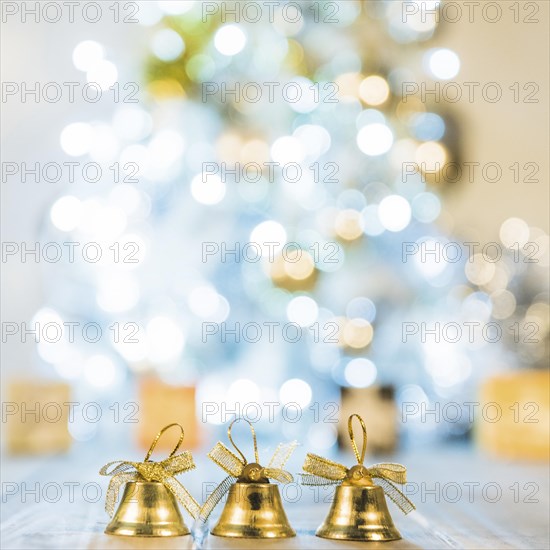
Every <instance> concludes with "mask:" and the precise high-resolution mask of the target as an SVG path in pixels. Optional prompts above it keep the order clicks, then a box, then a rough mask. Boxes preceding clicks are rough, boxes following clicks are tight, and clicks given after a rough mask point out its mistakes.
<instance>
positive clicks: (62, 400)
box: [2, 380, 72, 454]
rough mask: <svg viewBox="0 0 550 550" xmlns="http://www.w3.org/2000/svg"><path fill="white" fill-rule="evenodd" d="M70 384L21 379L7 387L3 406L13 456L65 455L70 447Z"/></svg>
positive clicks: (7, 437) (7, 441)
mask: <svg viewBox="0 0 550 550" xmlns="http://www.w3.org/2000/svg"><path fill="white" fill-rule="evenodd" d="M70 404H71V389H70V387H69V385H68V384H64V383H52V382H49V381H38V382H36V381H31V380H18V381H12V382H10V383H9V384H8V385H7V391H6V400H5V401H3V403H2V423H3V424H4V425H5V430H6V449H7V451H8V452H9V453H13V454H46V453H55V452H64V451H67V450H68V449H69V447H70V446H71V441H72V438H71V436H70V434H69V429H68V421H69V412H70Z"/></svg>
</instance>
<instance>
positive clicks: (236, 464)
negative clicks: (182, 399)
mask: <svg viewBox="0 0 550 550" xmlns="http://www.w3.org/2000/svg"><path fill="white" fill-rule="evenodd" d="M240 420H244V421H245V422H247V423H248V425H249V426H250V431H251V432H252V441H253V444H254V462H248V461H247V459H246V457H245V456H244V454H243V453H242V452H241V450H240V449H239V448H238V447H237V445H235V442H234V441H233V438H232V437H231V429H232V428H233V424H235V422H239V421H240ZM227 437H228V438H229V441H230V442H231V444H232V445H233V448H234V449H235V450H236V451H237V453H238V455H239V456H237V455H236V454H235V453H234V452H233V451H231V450H230V449H228V448H227V447H226V446H225V445H224V444H223V443H221V442H219V441H218V443H216V445H215V446H214V448H213V449H212V450H211V451H210V452H209V453H208V458H210V459H211V460H213V461H214V462H215V463H216V464H217V465H218V466H219V467H220V468H221V469H222V470H224V471H225V472H226V473H227V474H228V476H227V477H226V478H225V479H224V480H223V481H222V482H221V483H220V484H219V485H218V486H217V487H216V488H215V489H214V491H212V493H211V494H210V496H209V497H208V498H207V499H206V502H205V503H204V504H203V506H202V508H201V509H200V512H199V521H202V522H205V521H206V520H207V519H208V517H209V516H210V514H211V513H212V511H213V510H214V508H215V507H216V505H217V504H218V502H219V501H220V500H221V499H222V497H223V496H224V495H225V494H226V493H227V491H229V488H230V487H231V485H233V483H235V482H240V483H268V482H269V479H274V480H276V481H278V482H280V483H291V482H292V481H293V479H294V478H293V477H292V474H290V473H289V472H287V471H286V470H283V467H284V465H285V464H286V462H287V461H288V459H289V458H290V455H291V454H292V452H293V451H294V449H295V448H296V447H297V445H298V442H297V441H292V442H290V443H285V444H283V443H281V444H279V446H278V447H277V448H276V449H275V452H274V453H273V456H272V457H271V460H270V461H269V464H268V465H267V467H265V468H264V467H263V466H261V465H260V458H259V455H258V443H257V441H256V432H255V431H254V426H252V424H251V422H250V421H249V420H247V419H246V418H240V417H239V418H235V420H233V421H232V422H231V424H229V427H228V428H227Z"/></svg>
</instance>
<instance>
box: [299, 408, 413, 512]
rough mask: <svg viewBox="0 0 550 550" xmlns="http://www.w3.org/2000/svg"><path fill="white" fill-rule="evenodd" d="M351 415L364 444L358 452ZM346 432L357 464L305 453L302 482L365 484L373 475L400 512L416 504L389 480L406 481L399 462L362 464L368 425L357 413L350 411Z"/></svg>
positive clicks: (403, 470)
mask: <svg viewBox="0 0 550 550" xmlns="http://www.w3.org/2000/svg"><path fill="white" fill-rule="evenodd" d="M353 418H357V419H358V420H359V422H360V424H361V429H362V430H363V445H362V448H361V453H359V450H358V448H357V443H356V442H355V437H354V435H353V426H352V421H353ZM348 433H349V437H350V440H351V446H352V447H353V452H354V453H355V457H356V458H357V464H356V465H355V466H352V467H351V468H346V467H345V466H344V465H343V464H339V463H338V462H333V461H332V460H328V459H327V458H323V457H321V456H317V455H315V454H311V453H308V454H307V455H306V460H305V462H304V465H303V469H304V471H306V472H308V473H307V474H301V476H302V483H303V484H304V485H339V484H340V483H342V482H345V481H349V482H351V483H357V482H359V484H360V482H361V481H363V482H364V483H365V484H371V483H369V482H372V479H371V478H376V480H377V483H378V485H380V487H382V489H383V490H384V493H386V495H387V496H388V497H390V498H391V499H392V500H393V502H395V504H397V506H398V507H399V508H400V509H401V511H402V512H404V513H405V514H408V513H409V512H412V510H414V509H415V508H416V507H415V505H414V504H413V503H412V502H411V501H410V500H409V499H408V498H407V497H406V496H405V495H404V494H403V493H402V491H401V490H400V489H398V488H397V487H396V486H395V485H394V484H393V483H392V482H394V483H399V484H400V485H402V484H403V483H406V482H407V469H406V468H405V466H403V465H401V464H395V463H393V462H385V463H381V464H373V465H372V466H370V467H368V468H367V467H365V466H364V465H363V462H364V461H365V451H366V450H367V428H366V426H365V422H364V421H363V419H362V418H361V417H360V416H359V415H358V414H352V415H351V416H350V417H349V419H348Z"/></svg>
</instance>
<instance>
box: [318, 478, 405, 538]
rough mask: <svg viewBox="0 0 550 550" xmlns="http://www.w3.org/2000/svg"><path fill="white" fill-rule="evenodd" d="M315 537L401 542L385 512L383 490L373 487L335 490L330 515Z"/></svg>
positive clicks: (397, 532)
mask: <svg viewBox="0 0 550 550" xmlns="http://www.w3.org/2000/svg"><path fill="white" fill-rule="evenodd" d="M315 534H316V535H317V536H318V537H323V538H327V539H340V540H364V541H389V540H398V539H400V538H401V535H400V534H399V531H398V530H397V529H396V528H395V525H394V524H393V521H392V518H391V515H390V512H389V510H388V506H387V504H386V499H385V497H384V490H383V489H382V487H379V486H378V485H373V484H371V485H370V486H369V485H344V484H342V485H340V486H339V487H336V490H335V493H334V500H333V502H332V506H331V508H330V511H329V513H328V515H327V517H326V519H325V521H324V522H323V524H322V525H321V526H320V527H319V529H317V532H316V533H315Z"/></svg>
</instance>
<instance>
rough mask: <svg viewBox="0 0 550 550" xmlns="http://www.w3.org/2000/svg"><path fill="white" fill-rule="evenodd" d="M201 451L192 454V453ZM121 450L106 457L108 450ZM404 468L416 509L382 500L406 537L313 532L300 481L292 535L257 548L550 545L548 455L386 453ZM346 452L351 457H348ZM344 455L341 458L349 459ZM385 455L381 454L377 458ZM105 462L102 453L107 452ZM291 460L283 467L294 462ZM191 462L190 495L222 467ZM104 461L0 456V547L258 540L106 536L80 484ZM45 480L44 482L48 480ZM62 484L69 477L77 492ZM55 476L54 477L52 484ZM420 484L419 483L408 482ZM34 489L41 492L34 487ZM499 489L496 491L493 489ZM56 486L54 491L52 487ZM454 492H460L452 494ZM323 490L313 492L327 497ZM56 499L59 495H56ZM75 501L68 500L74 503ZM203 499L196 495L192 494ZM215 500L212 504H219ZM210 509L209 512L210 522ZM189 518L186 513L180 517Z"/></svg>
mask: <svg viewBox="0 0 550 550" xmlns="http://www.w3.org/2000/svg"><path fill="white" fill-rule="evenodd" d="M197 456H199V453H197ZM117 457H119V455H118V454H113V455H111V456H110V458H112V459H115V458H117ZM387 458H388V459H389V460H391V461H395V462H401V463H403V464H405V465H406V466H407V468H408V474H409V481H410V482H411V483H412V484H413V485H409V490H411V491H412V490H417V493H416V494H414V495H413V494H411V495H410V498H411V499H412V500H413V501H414V502H415V504H416V505H417V511H415V512H413V513H411V514H409V515H407V516H404V515H403V514H402V513H401V512H400V511H399V510H398V509H396V507H395V506H393V504H392V503H390V504H389V507H390V511H391V513H392V516H393V519H394V522H395V524H396V526H397V527H398V529H399V530H400V532H401V534H402V535H403V540H400V541H395V542H389V543H355V542H339V541H331V540H327V539H321V538H318V537H315V536H314V532H315V529H316V528H317V526H318V525H319V524H320V523H321V521H322V520H323V518H324V516H325V514H326V513H327V511H328V507H329V504H327V503H325V502H315V500H316V499H315V498H314V493H313V491H312V490H311V489H309V488H303V490H302V495H301V498H299V499H298V501H297V502H289V501H290V500H293V499H294V495H295V494H296V493H295V492H294V493H293V494H292V496H290V492H289V494H288V498H287V499H286V502H285V510H286V512H287V516H288V517H289V519H290V522H291V524H292V526H293V527H294V528H295V530H296V531H297V533H298V535H297V537H296V538H292V539H281V540H263V541H261V546H262V548H265V549H266V550H271V549H291V548H294V549H321V550H323V549H337V548H338V549H340V548H349V549H353V548H366V547H368V548H372V549H375V548H384V549H386V550H387V549H389V548H398V549H399V548H403V549H404V548H426V549H444V548H471V549H483V548H487V549H501V548H530V549H531V548H532V549H536V550H539V549H545V548H550V535H549V517H550V498H549V468H548V465H547V464H546V465H545V464H538V465H536V464H528V463H522V464H520V463H509V462H506V461H503V460H496V459H491V458H488V457H486V456H481V455H478V454H476V452H474V451H472V450H471V449H468V448H466V447H442V448H437V449H431V450H429V451H427V450H421V451H420V450H419V451H409V452H407V453H403V454H402V455H400V456H395V457H387ZM346 459H347V460H348V461H349V460H350V458H349V457H346ZM346 459H343V460H346ZM376 461H382V460H376ZM105 462H107V460H105ZM299 462H300V459H298V460H297V461H295V462H292V463H291V464H290V465H289V466H290V467H289V470H290V471H292V472H298V471H299ZM197 463H198V464H197V466H198V467H197V470H195V471H194V472H193V473H192V474H186V475H183V476H181V477H180V480H181V481H182V482H184V483H185V484H186V486H187V487H188V489H189V490H190V491H191V492H192V493H193V494H194V495H195V496H197V497H199V495H201V490H202V486H201V479H202V480H204V479H211V480H213V481H216V482H217V481H219V480H220V479H221V477H222V475H221V471H220V470H218V471H216V469H215V468H212V465H211V464H207V463H206V462H205V461H202V460H197ZM102 465H103V464H102V463H101V462H98V461H97V449H93V448H92V449H88V450H87V451H86V452H83V451H75V452H71V453H69V454H68V455H64V456H58V457H49V458H34V459H33V458H24V459H22V458H17V459H15V458H11V457H4V458H3V460H2V517H1V547H2V548H3V549H12V548H13V549H15V548H25V549H27V548H71V549H76V548H109V549H111V548H113V549H114V548H120V549H131V548H143V549H149V548H150V549H171V548H178V549H183V548H205V549H207V548H212V549H214V548H229V549H233V548H234V549H238V548H257V547H258V545H259V542H258V541H257V540H244V539H239V540H234V539H227V538H221V537H214V536H211V535H210V536H209V535H203V533H202V532H200V531H199V530H197V529H195V533H194V536H186V537H176V538H169V539H158V538H155V539H146V538H135V537H132V538H126V537H113V536H107V535H105V534H104V533H103V530H104V529H105V526H106V524H107V522H108V516H107V514H106V513H105V511H104V508H103V504H104V503H103V500H104V495H101V498H100V500H98V501H97V502H91V501H92V500H94V499H95V498H96V492H95V491H93V490H92V489H94V487H95V488H97V486H96V485H94V486H93V487H92V486H89V487H88V488H87V490H88V491H89V493H88V498H87V499H85V498H83V491H84V489H83V488H84V485H85V484H86V483H90V482H92V483H94V484H95V483H99V485H100V486H101V488H102V491H104V490H105V488H106V486H107V483H108V479H107V478H102V477H100V476H98V474H97V472H98V470H99V468H100V467H101V466H102ZM48 483H50V485H47V484H48ZM68 483H73V484H74V485H73V487H74V495H71V494H70V491H69V485H68ZM52 484H54V485H52ZM414 484H417V485H414ZM37 489H38V492H36V490H37ZM498 489H500V491H501V494H500V496H499V495H498ZM59 491H61V492H59ZM459 492H460V493H461V494H459ZM328 494H329V493H328V492H326V491H325V490H324V489H322V490H321V492H320V493H319V494H318V496H320V497H321V498H317V500H323V499H324V498H325V497H326V496H328ZM56 500H57V501H56ZM71 500H72V502H71ZM198 500H200V497H199V499H198ZM219 511H220V508H218V509H217V510H216V514H217V513H219ZM215 518H216V516H215V515H214V516H213V520H214V521H215ZM186 521H187V522H188V525H189V526H191V520H190V518H189V517H188V516H186Z"/></svg>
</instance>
